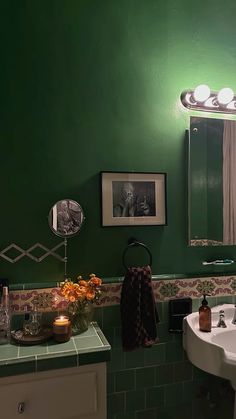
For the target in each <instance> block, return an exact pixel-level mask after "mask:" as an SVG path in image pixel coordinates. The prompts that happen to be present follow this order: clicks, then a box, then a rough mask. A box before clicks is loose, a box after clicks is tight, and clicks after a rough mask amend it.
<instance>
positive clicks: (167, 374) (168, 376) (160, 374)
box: [155, 364, 174, 386]
mask: <svg viewBox="0 0 236 419" xmlns="http://www.w3.org/2000/svg"><path fill="white" fill-rule="evenodd" d="M155 371H156V385H157V386H160V385H164V384H170V383H172V382H173V379H174V367H173V364H164V365H158V367H156V368H155Z"/></svg>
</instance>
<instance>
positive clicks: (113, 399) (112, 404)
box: [107, 393, 125, 417]
mask: <svg viewBox="0 0 236 419" xmlns="http://www.w3.org/2000/svg"><path fill="white" fill-rule="evenodd" d="M107 411H108V417H110V415H114V414H118V413H124V411H125V393H116V394H110V395H108V397H107Z"/></svg>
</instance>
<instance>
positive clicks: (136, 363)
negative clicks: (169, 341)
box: [125, 348, 149, 368]
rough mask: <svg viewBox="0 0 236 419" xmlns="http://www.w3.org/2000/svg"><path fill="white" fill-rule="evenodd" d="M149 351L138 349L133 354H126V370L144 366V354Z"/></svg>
mask: <svg viewBox="0 0 236 419" xmlns="http://www.w3.org/2000/svg"><path fill="white" fill-rule="evenodd" d="M146 350H149V348H148V349H143V348H140V349H136V350H135V351H132V352H125V368H138V367H143V366H144V353H145V351H146Z"/></svg>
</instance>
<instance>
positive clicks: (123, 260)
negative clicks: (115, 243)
mask: <svg viewBox="0 0 236 419" xmlns="http://www.w3.org/2000/svg"><path fill="white" fill-rule="evenodd" d="M134 246H141V247H143V248H144V249H145V250H146V251H147V253H148V255H149V266H152V254H151V251H150V249H149V248H148V247H147V246H146V245H145V244H143V243H141V242H138V241H137V240H135V241H132V242H130V243H129V244H128V246H127V247H126V248H125V250H124V251H123V255H122V262H123V266H124V267H125V269H128V266H127V265H126V263H125V256H126V254H127V252H128V250H129V249H130V248H131V247H134Z"/></svg>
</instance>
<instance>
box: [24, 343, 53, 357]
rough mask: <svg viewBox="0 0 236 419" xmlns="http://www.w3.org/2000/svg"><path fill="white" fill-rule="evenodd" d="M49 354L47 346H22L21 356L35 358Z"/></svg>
mask: <svg viewBox="0 0 236 419" xmlns="http://www.w3.org/2000/svg"><path fill="white" fill-rule="evenodd" d="M46 353H47V345H35V346H20V347H19V356H20V357H25V356H35V355H43V354H46Z"/></svg>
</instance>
